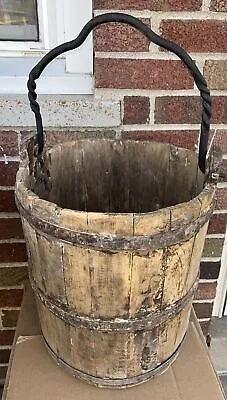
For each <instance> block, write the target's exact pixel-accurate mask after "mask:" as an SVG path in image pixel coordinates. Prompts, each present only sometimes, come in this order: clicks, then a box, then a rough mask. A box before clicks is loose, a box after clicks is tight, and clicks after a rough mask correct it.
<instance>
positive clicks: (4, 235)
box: [0, 218, 24, 240]
mask: <svg viewBox="0 0 227 400" xmlns="http://www.w3.org/2000/svg"><path fill="white" fill-rule="evenodd" d="M23 237H24V235H23V230H22V225H21V219H20V218H0V240H3V239H17V238H18V239H21V238H23Z"/></svg>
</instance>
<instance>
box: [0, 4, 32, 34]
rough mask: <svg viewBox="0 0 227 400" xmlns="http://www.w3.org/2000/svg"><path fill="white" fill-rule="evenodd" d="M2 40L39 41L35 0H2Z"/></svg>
mask: <svg viewBox="0 0 227 400" xmlns="http://www.w3.org/2000/svg"><path fill="white" fill-rule="evenodd" d="M0 40H31V41H38V40H39V34H38V19H37V3H36V1H35V0H33V1H31V0H0Z"/></svg>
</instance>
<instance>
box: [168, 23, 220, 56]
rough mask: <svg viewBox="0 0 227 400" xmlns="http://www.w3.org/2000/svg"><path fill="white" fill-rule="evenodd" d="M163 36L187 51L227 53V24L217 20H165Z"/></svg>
mask: <svg viewBox="0 0 227 400" xmlns="http://www.w3.org/2000/svg"><path fill="white" fill-rule="evenodd" d="M161 34H162V35H163V36H164V37H165V38H166V39H169V40H172V41H174V42H177V43H178V44H179V45H180V46H182V47H183V48H184V49H185V50H187V51H191V52H199V53H203V52H205V53H212V52H215V53H225V52H226V51H227V41H226V35H227V22H226V21H217V20H216V21H215V20H205V21H204V20H186V21H182V20H165V21H162V23H161Z"/></svg>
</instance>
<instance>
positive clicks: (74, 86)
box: [0, 0, 93, 94]
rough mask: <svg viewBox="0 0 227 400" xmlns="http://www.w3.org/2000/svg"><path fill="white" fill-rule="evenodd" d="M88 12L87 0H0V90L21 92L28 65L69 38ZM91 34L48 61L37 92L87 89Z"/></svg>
mask: <svg viewBox="0 0 227 400" xmlns="http://www.w3.org/2000/svg"><path fill="white" fill-rule="evenodd" d="M91 17H92V0H83V1H81V0H0V63H1V69H0V93H9V94H11V93H17V94H19V93H27V86H26V82H27V78H28V73H29V71H30V70H31V68H32V67H33V66H34V65H35V64H36V63H37V62H38V61H39V60H40V59H41V58H42V57H43V55H44V54H46V53H47V52H48V51H49V50H50V49H52V48H53V47H55V46H57V45H58V44H60V43H63V42H66V41H68V40H71V39H73V38H75V37H76V36H77V35H78V33H79V32H80V30H81V29H82V27H83V26H84V24H85V23H86V22H87V21H88V20H89V19H90V18H91ZM92 74H93V49H92V37H91V35H90V36H89V38H88V39H87V40H86V42H85V43H84V44H83V45H82V46H81V47H80V48H79V49H76V50H74V51H72V52H69V53H65V54H63V55H62V56H60V57H59V58H58V59H56V60H54V61H53V62H52V63H51V64H50V65H49V66H48V67H47V68H46V70H45V71H44V72H43V75H42V77H40V78H39V80H38V82H37V92H38V93H43V94H91V93H92V89H93V77H92Z"/></svg>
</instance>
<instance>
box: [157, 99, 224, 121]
mask: <svg viewBox="0 0 227 400" xmlns="http://www.w3.org/2000/svg"><path fill="white" fill-rule="evenodd" d="M201 119H202V104H201V99H200V97H196V96H163V97H156V100H155V123H158V124H199V123H200V122H201ZM211 121H212V122H213V123H215V124H223V123H227V96H216V97H212V120H211Z"/></svg>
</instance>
